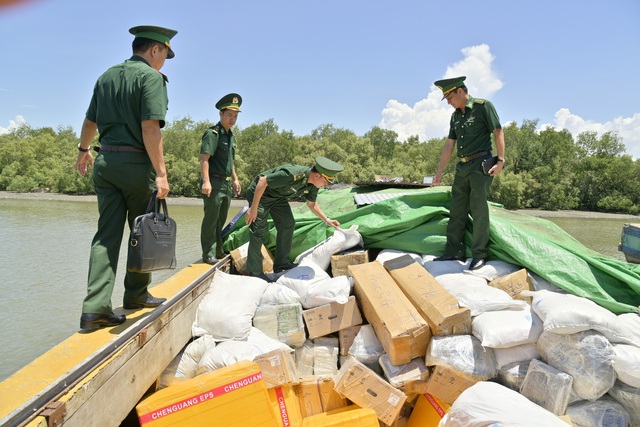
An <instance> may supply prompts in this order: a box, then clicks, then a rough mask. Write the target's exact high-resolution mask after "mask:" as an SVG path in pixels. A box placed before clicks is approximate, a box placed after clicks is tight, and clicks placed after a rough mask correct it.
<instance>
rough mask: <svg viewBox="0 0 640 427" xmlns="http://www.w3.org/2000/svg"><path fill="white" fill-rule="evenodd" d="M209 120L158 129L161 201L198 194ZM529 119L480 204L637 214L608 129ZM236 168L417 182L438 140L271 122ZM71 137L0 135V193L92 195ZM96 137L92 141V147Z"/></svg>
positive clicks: (636, 196)
mask: <svg viewBox="0 0 640 427" xmlns="http://www.w3.org/2000/svg"><path fill="white" fill-rule="evenodd" d="M215 123H217V117H215V118H214V121H213V122H209V121H202V122H194V121H193V120H192V119H191V118H190V117H185V118H182V119H179V120H176V121H175V122H173V123H167V125H166V126H165V128H164V129H163V141H164V151H165V162H166V165H167V174H168V176H169V184H170V186H171V195H175V196H188V197H198V196H199V195H200V162H199V153H200V143H201V140H202V135H203V133H204V131H205V130H206V129H207V128H208V127H210V126H212V125H214V124H215ZM537 126H538V121H537V120H524V121H523V122H522V124H521V125H520V126H519V127H518V125H517V124H516V123H510V124H509V125H508V126H506V127H505V128H504V134H505V141H506V155H505V157H506V159H507V161H506V163H505V167H504V170H503V173H501V174H500V175H498V176H497V177H496V178H495V179H494V181H493V185H492V186H491V193H490V195H489V196H490V200H492V201H494V202H497V203H501V204H502V205H504V206H505V207H506V208H507V209H523V208H539V209H549V210H558V209H580V210H592V211H604V212H619V213H630V214H637V213H638V212H639V211H640V191H639V190H638V182H640V163H639V161H638V160H634V159H633V158H632V157H631V156H629V155H627V154H625V147H624V144H622V142H621V140H620V138H619V137H618V136H617V135H616V134H615V133H611V132H609V133H605V134H603V135H602V136H600V137H598V135H597V133H595V132H584V133H581V134H580V135H578V136H577V138H576V139H575V141H574V138H573V137H572V135H571V134H570V133H569V132H568V131H567V130H555V129H552V128H547V129H544V130H542V131H537V130H536V128H537ZM234 133H235V135H236V139H237V142H238V146H237V151H236V163H235V166H236V172H237V174H238V177H239V179H240V182H241V185H242V188H243V189H246V188H247V186H248V185H249V183H250V182H251V180H252V179H253V178H254V177H255V176H256V175H257V174H259V173H261V172H262V171H265V170H268V169H271V168H273V167H275V166H278V165H281V164H285V163H294V164H308V165H312V164H313V163H314V159H315V157H317V156H325V157H328V158H330V159H332V160H335V161H337V162H339V163H341V164H342V165H343V166H344V167H345V170H344V172H342V173H340V175H339V181H340V182H341V183H344V184H352V183H354V182H359V181H372V180H373V179H374V176H375V175H392V176H395V177H402V178H403V180H404V181H405V182H422V180H423V177H425V176H432V175H434V174H435V171H436V168H437V167H438V163H439V160H440V153H441V150H442V146H443V144H444V141H445V139H446V137H442V138H434V139H431V140H429V141H420V139H419V138H418V137H417V136H411V137H409V138H407V139H406V141H403V142H401V141H398V135H397V134H396V133H395V132H393V131H390V130H385V129H381V128H380V127H378V126H373V127H372V128H371V129H370V130H369V131H368V132H366V133H365V134H364V135H363V136H359V135H356V134H355V133H354V132H353V131H351V130H349V129H342V128H336V127H335V126H333V125H332V124H323V125H320V126H318V127H317V128H316V129H314V130H313V131H311V133H310V134H309V135H302V136H296V135H294V134H293V132H292V131H287V130H280V129H279V127H278V126H277V125H276V123H275V122H274V120H273V119H269V120H267V121H264V122H262V123H257V124H252V125H250V126H248V127H246V128H244V129H241V128H235V129H234ZM78 142H79V138H78V136H77V135H76V134H75V132H74V131H73V129H71V128H59V129H57V130H54V129H52V128H48V127H45V128H41V129H32V128H30V127H29V126H27V125H24V126H22V127H19V128H17V129H15V130H13V131H12V132H10V133H8V134H3V135H0V190H5V191H19V192H32V191H45V192H58V193H71V194H90V193H93V183H92V179H91V173H88V174H87V175H86V176H84V177H82V176H80V174H79V173H78V172H76V171H75V170H74V165H75V161H76V158H77V153H78V151H77V149H76V146H77V144H78ZM96 143H97V141H94V142H93V145H95V144H96ZM455 164H456V162H455V159H452V160H451V161H450V162H449V164H448V165H447V167H446V169H445V171H444V174H443V184H444V185H451V183H452V182H453V177H454V173H455Z"/></svg>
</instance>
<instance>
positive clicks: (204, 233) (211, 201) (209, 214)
mask: <svg viewBox="0 0 640 427" xmlns="http://www.w3.org/2000/svg"><path fill="white" fill-rule="evenodd" d="M202 198H203V200H204V217H203V218H202V226H201V227H200V244H201V246H202V259H207V258H209V257H216V258H218V259H220V258H222V257H224V251H223V250H222V228H223V227H224V223H225V222H226V221H227V215H228V214H229V207H230V206H231V182H230V181H228V180H225V179H222V178H218V177H215V176H212V177H211V195H210V196H208V197H207V196H205V195H203V196H202Z"/></svg>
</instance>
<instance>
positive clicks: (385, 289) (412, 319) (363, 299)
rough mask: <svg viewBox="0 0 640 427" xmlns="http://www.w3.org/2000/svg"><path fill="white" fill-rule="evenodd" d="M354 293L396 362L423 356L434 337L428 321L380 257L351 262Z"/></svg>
mask: <svg viewBox="0 0 640 427" xmlns="http://www.w3.org/2000/svg"><path fill="white" fill-rule="evenodd" d="M349 274H350V275H351V276H352V277H353V279H354V282H355V286H354V288H355V294H356V298H357V299H358V302H359V303H360V305H361V307H362V312H363V313H364V316H365V318H366V319H367V320H368V321H369V323H370V324H371V325H372V326H373V329H374V330H375V331H376V336H377V337H378V339H379V340H380V343H381V344H382V346H383V347H384V349H385V351H386V352H387V354H388V355H389V358H390V359H391V363H393V364H394V365H402V364H403V363H409V362H410V361H411V359H415V358H416V357H424V355H425V354H426V352H427V346H428V345H429V341H430V340H431V331H430V329H429V324H428V323H427V322H426V321H425V320H424V319H423V318H422V316H421V315H420V313H418V311H417V310H416V309H415V307H414V306H413V304H411V302H410V301H409V299H407V297H406V296H405V295H404V294H403V293H402V291H401V290H400V288H399V287H398V285H397V284H396V282H395V281H394V280H393V278H392V277H391V276H390V275H389V273H387V271H386V270H385V269H384V267H383V266H382V264H381V263H380V262H378V261H373V262H369V263H366V264H360V265H350V266H349Z"/></svg>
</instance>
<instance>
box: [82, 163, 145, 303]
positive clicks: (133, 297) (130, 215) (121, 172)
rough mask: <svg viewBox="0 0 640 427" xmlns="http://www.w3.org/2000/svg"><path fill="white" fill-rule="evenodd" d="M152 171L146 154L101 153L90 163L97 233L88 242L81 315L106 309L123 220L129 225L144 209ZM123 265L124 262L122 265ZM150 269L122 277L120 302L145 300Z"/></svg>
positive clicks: (121, 235)
mask: <svg viewBox="0 0 640 427" xmlns="http://www.w3.org/2000/svg"><path fill="white" fill-rule="evenodd" d="M154 180H155V173H154V171H153V166H152V165H151V161H150V160H149V156H148V155H147V154H146V153H135V152H133V153H132V152H115V153H101V154H99V155H98V156H97V157H96V159H95V163H94V168H93V184H94V186H95V191H96V195H97V196H98V212H99V214H100V216H99V218H98V231H97V232H96V234H95V236H94V237H93V242H92V243H91V255H90V257H89V278H88V281H87V296H86V297H85V299H84V302H83V304H82V312H83V313H97V314H108V313H111V312H112V311H113V310H112V307H111V296H112V293H113V286H114V282H115V278H116V271H117V267H118V258H119V254H120V245H121V243H122V237H123V234H124V223H125V220H126V221H127V222H128V224H129V230H131V224H132V223H133V221H134V220H135V218H136V217H137V216H138V215H142V214H144V213H145V212H146V210H147V204H148V203H149V199H150V197H151V194H152V193H153V188H154ZM125 268H126V266H125ZM150 283H151V274H150V273H129V272H127V273H126V275H125V278H124V289H125V291H124V298H123V300H124V301H123V303H125V304H129V303H139V302H142V301H144V300H145V299H146V298H147V286H149V284H150Z"/></svg>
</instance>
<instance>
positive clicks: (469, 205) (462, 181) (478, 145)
mask: <svg viewBox="0 0 640 427" xmlns="http://www.w3.org/2000/svg"><path fill="white" fill-rule="evenodd" d="M465 79H466V77H465V76H462V77H456V78H453V79H445V80H438V81H437V82H435V83H434V84H435V85H436V86H437V87H438V88H440V89H441V90H442V94H443V97H442V99H443V100H444V99H446V100H447V102H448V103H449V105H451V106H452V107H453V108H455V111H454V112H453V113H452V114H451V121H450V124H449V136H448V138H447V141H446V142H445V143H444V146H443V147H442V155H441V157H440V163H439V164H438V170H437V172H436V175H435V177H434V178H433V184H434V185H441V184H442V174H443V172H444V169H445V167H446V166H447V163H448V162H449V159H450V158H451V157H452V155H453V151H454V149H455V150H456V154H457V157H458V160H459V162H458V164H457V165H456V173H455V177H454V180H453V186H452V187H451V209H450V211H449V224H448V225H447V244H446V248H445V253H444V255H442V256H440V257H438V258H435V259H434V261H452V260H460V261H464V260H465V241H464V235H465V229H466V226H467V217H468V215H469V213H471V217H472V218H473V242H472V246H471V256H472V260H471V264H470V265H469V269H470V270H475V269H478V268H480V267H482V266H483V265H484V264H485V262H486V259H487V258H488V256H489V205H488V203H487V196H488V195H489V188H490V186H491V182H492V181H493V177H494V176H496V175H498V174H499V173H500V172H502V167H503V166H504V134H503V133H502V126H501V124H500V119H499V118H498V113H496V109H495V107H494V106H493V104H492V103H491V102H489V101H487V100H485V99H480V98H474V97H472V96H470V95H469V93H468V89H467V87H466V86H465V84H464V80H465ZM492 137H493V138H492ZM492 139H493V140H495V145H496V151H497V155H498V161H497V163H496V164H495V165H494V166H493V167H491V169H490V170H489V174H488V175H486V174H485V173H484V172H483V170H482V162H483V161H484V160H487V159H489V158H491V157H492V153H491V145H492V142H491V141H492Z"/></svg>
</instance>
